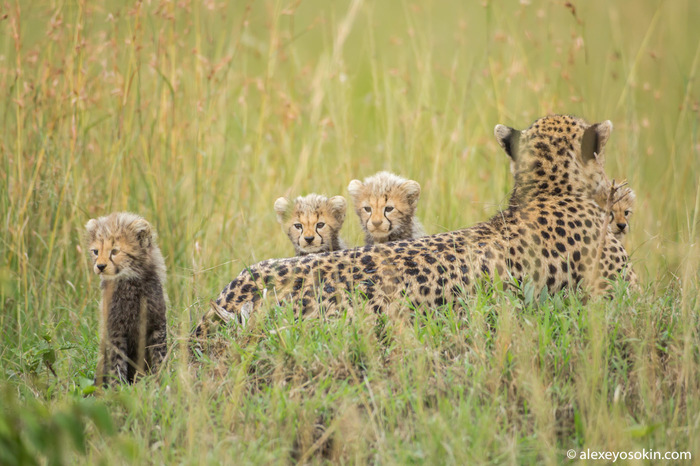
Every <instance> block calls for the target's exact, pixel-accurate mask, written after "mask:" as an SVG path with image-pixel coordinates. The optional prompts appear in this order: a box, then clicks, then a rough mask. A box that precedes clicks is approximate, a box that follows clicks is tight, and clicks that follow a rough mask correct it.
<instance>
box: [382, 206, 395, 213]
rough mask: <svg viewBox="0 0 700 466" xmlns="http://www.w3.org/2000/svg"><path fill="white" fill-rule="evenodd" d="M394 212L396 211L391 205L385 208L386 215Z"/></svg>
mask: <svg viewBox="0 0 700 466" xmlns="http://www.w3.org/2000/svg"><path fill="white" fill-rule="evenodd" d="M392 210H394V208H393V207H391V206H390V205H388V206H386V207H384V212H386V213H389V212H391V211H392Z"/></svg>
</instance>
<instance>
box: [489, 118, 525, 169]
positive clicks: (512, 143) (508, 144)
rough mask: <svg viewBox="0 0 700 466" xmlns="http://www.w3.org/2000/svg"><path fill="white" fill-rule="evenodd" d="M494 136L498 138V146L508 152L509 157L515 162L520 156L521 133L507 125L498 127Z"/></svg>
mask: <svg viewBox="0 0 700 466" xmlns="http://www.w3.org/2000/svg"><path fill="white" fill-rule="evenodd" d="M493 134H494V135H495V136H496V141H498V144H499V145H500V146H501V147H502V148H503V150H504V151H506V154H508V157H510V158H511V159H513V161H515V158H516V157H517V155H518V143H519V142H520V131H518V130H517V129H513V128H510V127H508V126H505V125H496V127H495V128H493Z"/></svg>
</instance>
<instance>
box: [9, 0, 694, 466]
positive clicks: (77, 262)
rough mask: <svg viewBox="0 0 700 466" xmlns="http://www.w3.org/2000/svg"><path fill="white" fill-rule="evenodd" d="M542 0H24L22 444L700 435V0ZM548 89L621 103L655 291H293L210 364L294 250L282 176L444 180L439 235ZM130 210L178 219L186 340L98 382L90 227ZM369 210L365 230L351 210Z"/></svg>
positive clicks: (493, 197)
mask: <svg viewBox="0 0 700 466" xmlns="http://www.w3.org/2000/svg"><path fill="white" fill-rule="evenodd" d="M124 3H126V2H124ZM129 3H131V2H129ZM229 3H231V4H230V5H229ZM528 3H530V2H520V3H518V2H488V1H485V2H483V4H482V2H462V1H456V0H455V1H440V2H393V1H392V2H361V1H359V0H358V1H352V2H323V1H306V2H295V1H272V0H271V1H260V2H216V1H213V0H211V1H201V2H153V1H147V2H143V3H137V4H136V5H134V6H132V5H129V6H124V5H123V4H122V2H114V1H90V2H87V1H80V0H77V1H70V2H60V1H49V0H42V1H32V2H25V1H19V2H7V3H5V4H3V6H2V7H0V13H1V15H0V16H1V17H2V18H3V19H2V21H1V22H0V28H1V29H2V35H0V92H2V95H3V99H2V101H1V102H2V110H1V111H0V126H1V128H2V138H0V150H1V152H2V158H1V160H0V163H1V164H2V169H1V170H0V209H1V210H0V213H1V216H0V220H1V221H2V223H3V226H2V230H1V231H0V244H1V245H2V251H3V252H2V258H1V260H2V262H0V305H2V313H1V314H0V329H1V330H0V332H1V333H0V339H1V340H0V341H2V344H1V345H0V368H1V369H0V397H1V398H2V399H3V402H2V410H0V463H13V462H31V461H32V460H34V459H37V460H38V461H47V460H48V461H49V462H53V461H55V462H61V461H64V462H66V463H82V462H85V463H88V462H89V463H95V462H97V463H105V464H111V463H117V464H122V463H132V462H141V463H144V462H146V463H147V462H153V463H212V464H217V463H219V462H221V461H229V462H236V463H237V462H251V463H252V462H255V463H259V462H264V463H269V462H287V461H301V462H314V463H315V462H322V461H325V460H327V459H331V460H341V461H345V462H370V461H371V462H377V463H389V464H392V463H406V462H423V461H427V462H430V463H460V464H462V463H490V462H492V463H504V462H506V463H507V462H513V463H515V462H518V463H520V462H525V463H540V462H546V463H560V462H564V461H568V460H567V459H566V453H567V450H569V449H575V450H576V451H577V452H578V451H580V450H583V449H587V448H590V449H591V450H595V451H604V450H610V451H613V450H617V451H640V452H641V451H642V449H646V450H647V451H648V450H649V449H653V450H655V451H660V452H665V451H688V452H691V453H692V455H693V461H694V462H698V461H700V415H699V414H698V413H700V371H699V370H698V369H699V365H700V321H699V317H698V316H699V314H700V312H699V311H700V302H699V301H698V291H699V283H700V281H699V276H698V274H699V272H700V252H698V243H697V241H698V227H699V226H700V225H699V224H700V188H698V185H699V183H698V182H699V176H698V173H700V142H699V141H698V129H699V127H700V126H699V124H698V122H699V110H700V108H699V107H700V88H699V87H698V84H697V82H698V77H697V73H698V71H699V68H700V64H699V62H700V45H698V44H700V32H699V30H698V29H697V24H698V22H700V4H698V3H697V2H694V1H690V0H687V1H684V0H678V1H667V2H655V1H636V0H635V1H631V0H630V1H620V2H607V1H604V0H592V1H586V2H577V3H576V4H575V6H573V7H572V6H567V5H565V4H564V3H563V2H531V4H528ZM548 113H573V114H577V115H579V116H582V117H584V118H586V119H587V120H589V121H601V120H605V119H610V120H612V121H613V123H614V127H615V130H614V132H613V135H612V138H611V140H610V142H609V144H608V149H607V150H608V160H607V167H606V168H607V171H608V174H609V175H610V176H611V177H612V178H616V179H621V178H627V179H628V180H629V182H630V185H631V186H632V187H633V188H634V189H636V191H637V195H638V207H637V211H636V213H635V215H634V217H633V218H632V231H631V233H630V234H629V237H628V240H627V243H628V250H629V251H630V252H631V254H632V257H633V259H634V262H635V267H636V270H637V271H638V273H639V274H640V276H641V278H642V281H643V283H644V292H643V293H641V294H640V295H637V296H633V297H631V298H630V297H624V296H623V294H622V293H618V294H617V295H616V296H615V297H614V298H613V299H612V300H605V301H601V302H593V303H588V304H586V305H583V304H581V302H580V301H579V299H578V298H577V297H568V298H565V297H562V296H554V297H547V296H542V297H529V298H528V299H525V300H522V299H517V298H516V297H513V296H511V295H509V294H507V293H502V292H499V291H497V290H496V291H488V290H485V291H484V292H483V293H480V294H479V295H478V296H476V297H474V298H473V299H472V300H470V301H469V302H464V303H458V304H457V305H455V307H454V308H445V309H436V310H432V311H431V312H429V313H428V314H427V315H421V316H419V317H415V318H413V317H411V312H410V310H407V312H406V314H405V315H403V316H398V317H396V316H393V317H390V318H386V319H385V320H384V321H383V322H381V323H380V324H379V325H376V324H375V322H374V321H373V320H372V319H371V318H369V317H367V316H365V317H366V318H363V317H361V318H358V319H356V320H354V321H353V322H350V323H349V322H345V321H344V320H343V319H341V320H338V321H332V322H320V321H302V322H299V321H295V320H294V319H293V316H291V315H290V312H289V311H288V310H286V309H272V310H270V311H269V312H268V313H263V314H261V315H259V316H258V317H257V318H256V319H255V320H254V321H253V322H252V323H251V325H249V326H248V327H246V328H245V329H238V328H231V329H228V332H229V333H228V334H225V335H223V336H221V337H220V338H221V339H224V340H225V341H227V342H228V345H227V346H226V347H225V348H224V349H223V350H222V352H221V354H220V355H219V357H217V358H212V359H208V358H204V360H202V361H200V362H199V363H197V364H193V365H189V364H188V359H187V357H186V355H185V353H184V351H183V345H184V341H185V339H186V338H187V335H188V333H189V331H190V329H191V328H192V326H193V324H194V322H195V321H196V320H197V319H198V318H199V316H200V315H201V314H202V313H203V312H204V310H205V309H206V307H207V303H208V302H209V300H210V299H211V298H212V297H215V296H216V295H217V294H218V292H219V291H220V289H221V288H222V287H223V286H224V285H225V284H226V283H227V282H228V281H229V280H230V279H231V278H233V277H234V276H235V275H236V274H237V273H238V272H239V271H240V270H241V268H242V267H243V266H244V265H245V264H250V263H253V262H255V261H258V260H262V259H265V258H268V257H279V256H285V255H289V254H291V253H292V248H291V245H289V244H288V242H287V239H286V237H285V235H284V234H283V233H282V232H281V231H279V227H278V225H277V224H276V222H275V216H274V211H273V209H272V205H273V203H274V200H275V199H276V198H277V197H278V196H281V195H287V194H289V195H297V194H302V193H308V192H312V191H316V192H323V193H326V194H329V195H334V194H342V195H345V196H346V197H347V192H346V189H345V188H346V186H347V184H348V182H349V181H350V180H351V179H352V178H362V177H365V176H368V175H370V174H372V173H374V172H375V171H378V170H380V169H388V170H393V171H395V172H397V173H399V174H402V175H404V176H406V177H410V178H413V179H415V180H417V181H419V182H420V183H421V186H422V187H423V196H422V198H421V201H420V205H419V215H420V217H421V219H422V220H423V223H424V224H425V226H426V228H427V230H428V231H429V232H430V233H437V232H442V231H448V230H453V229H457V228H460V227H465V226H469V225H472V224H474V223H476V222H478V221H481V220H484V219H486V218H488V217H489V216H490V215H491V214H493V213H494V212H496V211H497V209H498V207H499V206H500V205H502V204H503V203H504V202H505V200H506V199H507V194H508V191H509V189H510V187H511V180H510V177H509V172H508V163H507V159H506V156H505V155H504V154H503V153H502V151H501V150H500V149H498V147H497V144H496V142H495V140H494V137H493V136H492V130H493V126H494V125H495V124H497V123H503V124H507V125H509V126H514V127H518V128H524V127H527V126H529V124H530V123H531V122H532V121H533V120H534V119H536V118H537V117H539V116H543V115H545V114H548ZM115 210H131V211H134V212H137V213H139V214H141V215H143V216H144V217H146V218H147V219H148V220H149V221H151V222H152V224H153V225H154V226H155V227H156V228H157V230H158V231H159V233H160V245H161V249H162V250H163V253H164V255H165V257H166V263H167V266H168V272H169V281H168V294H169V296H170V307H169V318H170V331H171V336H172V343H173V344H172V347H173V351H172V353H171V356H170V360H169V364H168V365H167V367H165V369H164V371H163V372H162V373H161V374H159V375H158V376H154V377H150V378H148V379H147V380H145V381H144V382H143V383H139V384H137V385H135V386H131V387H122V388H120V389H116V390H113V391H108V392H105V393H100V394H98V396H95V397H87V398H85V397H84V394H86V393H89V392H90V391H91V389H92V388H91V386H90V380H91V378H92V377H93V375H94V369H95V365H96V358H97V345H98V335H97V334H98V314H99V312H98V304H97V303H98V300H99V291H98V280H97V279H96V277H94V276H93V275H92V274H91V272H90V270H89V265H88V259H87V256H86V254H85V253H84V251H83V250H82V249H81V240H80V238H81V233H82V230H83V226H84V224H85V223H86V222H87V220H88V219H89V218H91V217H95V216H98V215H102V214H105V213H108V212H111V211H115ZM344 236H345V237H346V239H347V240H348V241H349V242H350V243H351V244H360V242H361V234H360V230H359V226H358V225H357V222H356V220H355V218H354V215H353V214H351V215H349V216H348V219H347V221H346V225H345V228H344ZM358 313H359V314H360V316H363V315H364V314H363V313H362V311H358ZM49 434H50V435H49ZM12 455H19V456H12Z"/></svg>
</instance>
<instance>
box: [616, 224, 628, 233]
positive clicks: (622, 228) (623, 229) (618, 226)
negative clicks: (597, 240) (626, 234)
mask: <svg viewBox="0 0 700 466" xmlns="http://www.w3.org/2000/svg"><path fill="white" fill-rule="evenodd" d="M617 228H619V229H620V231H625V228H627V224H626V223H618V224H617Z"/></svg>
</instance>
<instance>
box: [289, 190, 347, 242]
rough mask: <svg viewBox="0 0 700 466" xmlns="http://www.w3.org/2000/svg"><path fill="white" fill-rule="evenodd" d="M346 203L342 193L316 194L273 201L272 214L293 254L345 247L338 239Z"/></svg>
mask: <svg viewBox="0 0 700 466" xmlns="http://www.w3.org/2000/svg"><path fill="white" fill-rule="evenodd" d="M346 208H347V203H346V202H345V198H344V197H343V196H333V197H331V198H330V199H328V198H327V197H326V196H321V195H319V194H309V195H307V196H304V197H301V196H300V197H297V198H296V199H295V200H294V202H291V201H290V200H289V199H287V198H286V197H280V198H278V199H277V200H276V201H275V213H276V214H277V221H278V222H279V224H280V225H281V226H282V230H284V232H285V233H286V234H287V236H288V237H289V240H290V241H291V242H292V245H293V246H294V251H295V252H296V255H297V256H305V255H307V254H314V253H319V252H329V251H338V250H340V249H346V248H347V246H346V245H345V243H344V242H343V240H342V239H341V238H340V229H341V228H342V226H343V222H344V221H345V210H346Z"/></svg>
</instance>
